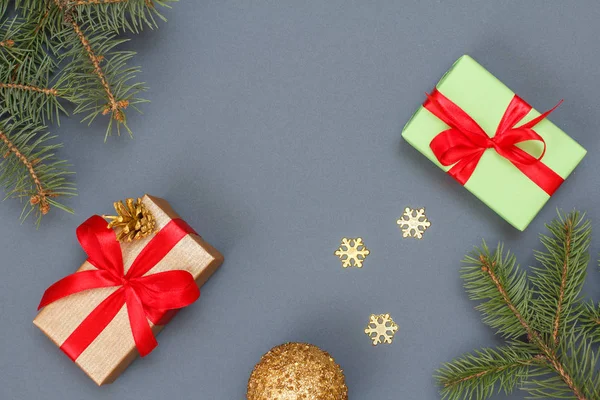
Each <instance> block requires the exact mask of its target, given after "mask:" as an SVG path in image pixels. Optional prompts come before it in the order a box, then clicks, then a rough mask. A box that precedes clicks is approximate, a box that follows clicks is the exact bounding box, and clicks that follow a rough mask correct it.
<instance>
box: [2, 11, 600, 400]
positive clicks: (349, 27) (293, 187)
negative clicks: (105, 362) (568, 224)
mask: <svg viewBox="0 0 600 400" xmlns="http://www.w3.org/2000/svg"><path fill="white" fill-rule="evenodd" d="M250 3H253V4H252V5H251V4H250ZM301 3H302V4H301ZM367 3H369V4H367ZM451 3H452V2H448V1H444V2H441V1H440V2H426V1H421V2H409V1H403V2H401V1H392V0H390V1H374V2H365V1H338V0H327V1H323V0H310V1H303V2H297V1H296V2H294V1H257V2H248V1H183V2H181V3H179V4H176V5H175V6H174V8H173V9H172V10H171V11H168V12H167V13H166V14H167V16H168V18H169V22H168V23H167V24H161V27H160V30H158V31H154V32H152V31H147V32H145V33H144V34H142V35H141V36H138V37H135V38H134V40H133V42H132V44H131V47H133V48H136V49H137V50H138V51H139V55H138V57H137V60H136V61H138V62H139V63H140V64H141V65H143V68H144V73H143V75H142V76H141V78H142V79H143V80H145V81H147V82H148V83H149V84H150V85H151V91H150V92H149V93H148V94H147V96H148V98H150V99H151V100H152V103H151V104H148V105H146V106H145V107H144V108H143V110H144V112H145V115H144V116H138V115H132V116H131V118H130V122H131V126H132V127H133V129H134V130H135V132H136V137H135V139H134V140H129V139H128V138H127V137H122V138H111V139H110V140H109V141H108V143H107V144H103V143H102V139H103V130H104V125H101V124H98V125H94V126H93V127H92V128H90V129H87V128H86V127H85V126H82V125H79V124H78V123H77V121H76V119H70V120H67V119H65V120H64V121H63V125H62V127H61V128H60V129H58V128H57V129H55V130H56V131H58V132H59V133H60V134H61V137H62V139H63V141H64V142H65V148H64V150H63V154H65V155H66V156H68V157H69V158H70V160H71V161H72V162H73V163H74V164H75V166H76V170H77V172H78V173H77V181H78V185H79V190H80V196H79V197H78V198H76V199H74V200H73V201H71V202H70V205H71V206H73V207H74V208H75V209H76V211H77V214H76V215H75V216H71V215H65V214H61V213H53V215H52V216H51V217H50V218H48V219H47V220H46V221H45V223H44V225H43V227H42V228H41V229H40V230H37V231H36V230H35V229H34V228H33V227H32V224H30V223H26V224H25V225H23V226H21V227H20V226H19V225H18V222H17V220H16V215H15V214H17V212H18V210H19V205H18V204H16V203H15V202H5V203H4V204H2V205H1V207H0V219H1V220H2V227H1V233H0V248H2V249H3V251H2V256H3V260H2V267H1V273H2V276H1V278H0V307H1V308H0V310H1V311H0V318H1V322H2V328H0V342H1V343H2V345H1V346H0V393H2V394H3V396H0V398H2V399H37V398H43V399H48V400H51V399H175V398H177V399H217V400H221V399H223V400H232V399H242V398H244V394H245V386H246V382H247V378H248V375H249V373H250V371H251V369H252V367H253V365H254V363H255V362H257V361H258V359H259V358H260V356H261V354H263V353H264V352H266V351H267V350H268V349H269V348H270V347H272V346H275V345H277V344H280V343H282V342H286V341H307V342H311V343H314V344H316V345H318V346H321V347H322V348H324V349H326V350H328V351H329V352H331V354H332V355H333V356H334V357H335V358H336V360H337V361H338V362H339V363H340V364H341V365H342V366H343V368H344V369H345V372H346V376H347V380H348V386H349V389H350V394H351V399H358V400H361V399H403V400H406V399H415V400H420V399H435V398H437V390H436V388H435V385H434V383H433V380H432V378H431V375H432V372H433V371H434V370H435V368H436V367H438V366H439V364H440V363H441V362H443V361H447V360H450V359H451V358H452V357H455V356H458V355H460V354H461V353H463V352H465V351H468V350H471V349H474V348H477V347H480V346H485V345H494V344H497V343H499V341H498V340H497V339H495V338H494V336H493V334H492V331H491V330H490V329H488V328H487V327H485V326H484V325H483V324H482V323H481V322H480V318H479V315H478V313H477V312H476V311H475V310H474V309H473V306H474V304H473V303H472V302H470V301H469V300H468V299H467V297H466V295H465V293H464V291H463V289H462V287H461V284H462V283H461V280H460V278H459V274H458V269H459V261H460V260H461V258H462V257H463V255H464V254H465V252H466V251H468V250H469V249H470V248H471V247H472V246H473V245H475V244H478V243H479V242H480V240H481V238H485V239H486V240H488V241H489V242H490V243H496V242H497V241H498V240H503V241H505V242H506V243H507V245H508V247H511V248H513V249H514V250H515V252H516V253H517V255H518V256H519V259H520V261H521V262H522V263H523V264H529V263H531V262H532V255H531V248H533V247H536V248H539V245H538V241H537V234H538V233H539V232H540V231H541V230H542V228H543V224H544V222H546V221H548V220H550V219H552V218H553V217H554V216H555V209H556V208H557V207H561V208H565V209H570V208H572V207H575V206H577V207H579V208H581V209H583V210H587V211H588V215H589V216H590V217H591V218H593V220H594V222H595V223H594V227H595V228H596V229H600V224H599V223H598V222H597V221H598V217H600V208H599V207H598V198H599V193H598V187H599V185H600V178H599V177H598V170H599V169H600V161H599V160H600V159H599V158H598V157H597V154H598V152H599V151H600V146H599V143H598V139H597V137H598V119H599V117H600V111H599V108H600V95H599V94H598V93H600V68H598V65H599V64H600V56H599V55H598V54H599V51H600V50H599V47H598V39H597V38H598V37H599V36H600V25H598V23H597V22H598V17H600V4H599V3H598V2H597V1H596V0H590V1H583V0H579V1H576V2H575V1H571V2H568V1H545V2H542V1H538V2H535V1H529V2H522V1H511V2H507V1H504V2H485V3H486V4H482V3H484V2H464V1H463V2H460V4H461V5H457V4H453V5H452V4H451ZM456 3H458V2H456ZM464 53H468V54H470V55H472V56H473V57H474V58H475V59H477V60H478V61H479V62H480V63H482V64H483V65H484V66H486V67H487V68H488V69H489V70H490V71H492V73H494V74H495V75H496V76H497V77H499V78H500V79H501V80H503V81H504V82H505V83H507V84H508V85H509V86H510V87H511V88H513V90H515V91H516V92H518V93H519V94H520V95H521V96H522V97H524V98H525V99H527V101H529V102H530V103H531V104H533V105H534V106H535V107H537V108H539V109H545V108H549V107H551V106H553V105H554V104H555V103H556V102H557V100H559V99H561V98H564V99H565V100H566V101H565V103H564V104H563V105H562V106H561V107H560V109H559V110H558V111H556V113H555V114H553V116H552V120H553V121H554V122H555V123H556V124H558V125H559V126H561V127H562V128H563V129H564V130H565V131H566V132H567V133H569V134H570V135H572V136H573V137H574V138H575V139H576V140H577V141H579V142H580V143H581V144H582V145H583V146H584V147H586V148H587V149H588V151H589V153H588V156H587V157H586V158H585V159H584V161H583V163H582V164H581V165H580V166H579V167H578V169H577V170H576V172H575V174H574V175H572V176H571V178H570V179H569V180H568V181H567V182H566V183H565V184H564V186H563V187H562V188H561V189H560V191H559V192H558V193H557V194H556V195H555V196H554V197H553V198H552V199H551V200H550V201H549V203H548V204H547V206H546V207H545V208H544V209H543V210H542V212H541V213H540V215H539V216H538V218H536V219H535V220H534V222H533V223H532V224H531V226H530V227H529V228H528V229H527V231H526V232H524V233H519V232H517V231H516V230H514V229H513V228H511V227H510V226H509V225H508V224H507V223H505V222H504V221H503V220H502V219H501V218H500V217H498V216H496V215H495V214H494V213H493V212H492V211H491V210H489V209H488V208H486V207H485V206H484V205H483V204H482V203H480V202H479V201H478V200H477V199H476V198H475V197H473V196H472V195H471V194H470V193H468V192H467V191H466V190H464V189H463V188H461V187H460V186H459V185H457V184H455V183H454V182H453V181H452V179H451V178H449V177H447V176H445V175H444V174H443V173H442V172H440V171H439V170H438V169H437V168H436V167H435V166H434V165H432V164H431V163H430V162H429V161H427V160H426V159H425V158H424V157H422V156H420V155H419V154H418V153H417V152H416V151H415V150H413V149H412V148H410V146H408V145H407V144H406V143H404V142H403V141H402V140H401V138H400V132H401V129H402V127H403V125H404V123H405V122H406V121H407V120H408V118H409V117H410V115H411V114H412V112H413V111H414V110H415V109H416V107H417V106H418V105H419V103H420V102H422V101H423V98H424V92H425V91H426V90H429V89H431V88H432V86H433V85H434V84H435V82H437V80H438V79H439V78H440V76H441V75H442V73H443V72H444V71H445V70H446V69H447V68H448V67H450V66H451V65H452V62H453V61H454V60H455V59H457V58H458V57H459V56H461V55H462V54H464ZM144 192H148V193H151V194H154V195H156V196H160V197H164V198H166V199H168V200H169V201H170V202H171V203H172V204H173V206H174V207H175V208H176V209H177V210H178V211H179V212H180V214H181V215H182V216H183V217H184V218H185V219H186V220H187V221H188V222H189V223H190V224H191V225H193V226H194V227H195V228H196V229H197V230H198V231H199V232H200V233H201V234H202V235H203V236H204V237H205V238H206V239H207V240H208V241H209V242H210V243H212V244H213V245H214V246H215V247H217V248H218V249H220V250H221V251H222V252H223V254H224V255H225V259H226V261H225V264H224V265H223V267H222V269H221V270H220V271H219V272H218V273H217V274H216V275H215V276H214V277H213V278H212V279H211V280H210V281H209V282H208V284H207V285H206V286H205V287H204V289H203V295H202V298H201V300H200V302H199V303H197V304H195V305H193V306H192V307H190V308H189V309H186V310H184V311H183V312H182V313H181V314H180V316H179V317H177V318H176V319H175V320H174V321H173V322H172V323H171V324H170V326H168V327H167V329H166V330H165V331H164V333H163V334H161V335H160V337H159V342H160V346H159V348H158V349H157V350H156V351H155V352H154V353H153V354H152V355H151V356H149V357H147V358H146V359H144V360H138V361H136V362H135V363H134V364H133V365H132V366H131V367H130V368H129V369H128V370H127V371H126V372H125V373H124V374H123V375H122V376H121V377H120V378H119V379H118V380H117V382H116V383H114V384H113V385H111V386H107V387H103V388H100V389H99V388H97V387H95V385H94V384H93V383H92V381H91V380H89V379H88V378H86V377H85V375H84V374H83V373H82V372H81V371H79V370H78V368H77V367H76V366H75V365H73V364H72V363H71V362H70V361H69V360H68V358H67V357H65V356H64V355H63V354H62V353H61V352H60V351H59V350H58V349H56V348H55V347H54V345H53V344H52V343H51V342H50V341H49V340H48V339H47V338H46V337H44V335H43V334H42V333H41V332H39V331H38V330H37V329H35V328H34V326H33V325H32V324H31V320H32V319H33V317H34V315H35V308H36V306H37V302H38V301H39V298H40V296H41V294H42V292H43V291H44V289H45V288H46V287H47V286H48V285H49V284H51V283H52V282H54V281H55V280H57V279H58V278H60V277H62V276H64V275H66V274H69V273H71V272H73V271H74V270H75V268H77V267H78V266H79V264H80V263H81V262H82V261H83V260H84V254H83V252H82V251H81V250H80V248H79V246H78V244H77V242H76V240H75V233H74V231H75V228H76V227H77V225H78V224H79V223H80V222H82V221H83V220H84V219H85V218H87V217H88V216H89V215H91V214H93V213H103V212H109V211H111V203H112V201H114V200H117V199H121V198H124V197H126V196H136V195H139V194H143V193H144ZM406 205H411V206H415V207H417V206H425V207H427V213H428V215H429V217H430V219H431V221H432V224H433V226H432V227H431V229H430V230H429V231H428V232H427V234H426V236H425V238H424V240H422V241H414V240H403V239H402V237H401V234H400V232H399V230H398V228H397V226H396V224H395V221H396V219H397V218H398V217H399V216H400V214H401V212H402V209H403V208H404V207H405V206H406ZM358 235H360V236H362V237H363V238H364V240H365V242H366V244H367V246H368V247H369V248H370V249H371V252H372V254H371V255H370V256H369V258H368V259H367V261H366V263H365V267H364V268H363V269H362V270H358V269H349V270H344V269H342V268H341V266H340V263H339V261H338V260H337V259H336V258H335V257H334V256H333V251H334V250H335V249H336V247H337V245H338V243H339V240H340V238H341V237H343V236H350V237H351V236H358ZM599 249H600V241H599V240H594V243H593V246H592V251H593V254H594V257H595V255H596V254H597V253H598V250H599ZM592 269H593V270H592V271H591V272H590V274H589V278H588V283H587V285H586V292H587V293H588V294H590V295H591V294H595V296H596V299H598V298H600V295H599V294H598V293H599V289H600V285H599V284H598V282H600V277H599V274H598V273H597V271H596V270H595V269H594V268H592ZM384 312H389V313H391V314H392V316H393V317H394V319H395V320H396V321H397V322H398V323H399V324H400V332H399V334H398V335H397V336H396V340H395V342H394V343H393V345H391V346H378V347H376V348H373V347H372V346H371V344H370V342H369V340H368V338H367V337H366V336H365V335H364V333H363V332H362V330H363V328H364V325H365V324H366V322H367V320H368V317H369V315H370V314H371V313H384ZM522 397H523V396H522V395H519V394H517V395H515V396H513V397H512V398H514V399H518V398H522ZM498 398H504V397H502V396H499V397H498Z"/></svg>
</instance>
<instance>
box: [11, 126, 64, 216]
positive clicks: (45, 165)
mask: <svg viewBox="0 0 600 400" xmlns="http://www.w3.org/2000/svg"><path fill="white" fill-rule="evenodd" d="M43 129H44V128H43V127H41V126H36V125H35V124H33V123H25V124H23V123H21V124H17V123H14V122H12V121H10V120H9V121H5V122H4V123H1V124H0V152H1V153H2V154H4V160H3V161H1V162H0V167H2V173H1V174H0V184H1V185H2V186H4V187H5V189H6V190H7V193H8V194H7V197H16V198H20V199H26V203H25V206H24V208H23V213H22V214H21V216H22V218H23V219H25V218H26V217H27V216H28V215H29V214H30V213H32V212H35V214H36V215H37V223H38V224H39V222H40V220H41V217H42V216H43V215H46V214H47V213H48V211H50V208H51V206H55V207H57V208H60V209H62V210H65V211H69V212H71V210H70V209H68V208H67V207H65V206H64V205H62V204H61V203H60V202H58V200H57V198H59V197H65V196H66V197H68V196H73V195H74V194H75V191H74V186H73V184H72V183H71V182H70V181H68V180H67V177H68V175H69V174H70V172H69V171H68V169H67V168H68V165H67V164H66V163H65V162H64V161H60V160H57V159H56V157H55V155H54V151H55V150H56V149H57V148H59V147H60V145H57V144H50V143H48V142H50V141H52V140H53V139H54V137H53V136H50V135H49V134H48V133H44V132H43Z"/></svg>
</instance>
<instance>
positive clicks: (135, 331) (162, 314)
mask: <svg viewBox="0 0 600 400" xmlns="http://www.w3.org/2000/svg"><path fill="white" fill-rule="evenodd" d="M117 206H119V204H116V205H115V207H116V208H117V211H118V212H119V214H120V216H119V217H115V218H114V220H113V222H112V223H111V226H115V227H116V231H117V232H115V231H113V230H112V229H109V228H108V227H107V224H108V223H107V222H106V221H104V219H102V217H99V216H94V217H91V218H90V219H88V220H87V221H86V222H84V223H83V224H82V225H81V226H80V227H79V228H78V229H77V236H78V239H79V241H80V243H81V245H82V247H83V248H84V250H85V251H86V252H87V254H88V260H87V261H86V262H84V263H83V265H82V266H81V267H80V268H79V269H78V270H77V272H76V273H74V274H72V275H69V276H67V277H66V278H64V279H62V280H60V281H58V282H57V283H55V284H54V285H52V286H51V287H50V288H48V290H46V293H44V297H43V298H42V302H41V303H40V308H42V307H43V309H42V310H41V311H40V312H39V314H38V315H37V316H36V317H35V319H34V321H33V323H34V324H35V325H36V326H37V327H38V328H40V329H41V330H42V331H43V332H44V333H45V334H46V335H47V336H48V337H49V338H50V339H51V340H52V341H53V342H54V343H56V345H57V346H59V347H60V348H61V349H62V350H63V351H64V352H65V353H66V354H67V355H68V356H69V357H70V358H71V359H72V360H73V361H74V362H75V363H76V364H77V365H78V366H79V367H80V368H81V369H83V370H84V371H85V373H86V374H87V375H88V376H89V377H90V378H92V380H93V381H94V382H96V383H97V384H98V385H103V384H106V383H111V382H113V381H114V380H115V379H116V378H117V377H118V376H119V374H121V372H123V371H124V370H125V368H127V366H128V365H129V364H130V363H131V362H132V361H133V360H134V359H135V357H136V356H137V354H138V353H139V354H141V355H142V356H144V355H146V354H148V353H149V352H150V351H152V349H153V348H154V347H155V346H156V340H155V338H154V335H155V334H156V333H158V332H159V331H160V330H161V329H162V328H163V326H164V324H166V323H167V322H168V321H169V319H170V318H171V317H172V316H173V315H174V314H175V312H176V310H177V309H179V308H182V307H184V306H187V305H188V304H191V303H192V302H193V301H195V300H196V299H197V298H198V296H199V290H198V288H199V287H200V286H202V285H203V284H204V282H206V281H207V280H208V278H209V277H210V276H211V275H212V274H213V273H214V272H215V270H216V269H217V268H218V267H219V266H220V265H221V263H222V262H223V256H222V255H221V254H220V253H219V252H218V251H217V250H215V249H214V248H213V247H212V246H211V245H209V244H208V243H206V242H205V241H204V240H202V238H201V237H200V236H198V235H197V234H196V233H195V232H194V231H193V229H191V228H190V227H189V226H188V225H187V224H186V223H185V222H183V221H182V220H181V219H180V218H179V216H178V215H177V214H176V213H175V212H174V211H173V209H172V208H171V207H170V206H169V204H168V203H167V202H166V201H165V200H162V199H159V198H156V197H152V196H148V195H146V196H144V197H143V199H142V200H141V204H135V203H133V201H131V202H128V204H127V207H125V206H123V204H120V208H121V210H119V207H117ZM128 209H129V210H130V211H131V213H129V214H127V212H128ZM120 211H123V213H121V212H120ZM123 214H127V215H123ZM117 235H118V237H119V238H120V239H125V240H126V241H124V242H118V241H117ZM132 239H138V240H132ZM127 240H128V241H127Z"/></svg>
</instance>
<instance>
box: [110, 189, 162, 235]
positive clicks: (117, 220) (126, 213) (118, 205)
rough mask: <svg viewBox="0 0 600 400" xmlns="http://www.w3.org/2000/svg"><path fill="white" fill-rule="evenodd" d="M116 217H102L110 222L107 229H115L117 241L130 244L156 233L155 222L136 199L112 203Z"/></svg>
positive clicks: (139, 200)
mask: <svg viewBox="0 0 600 400" xmlns="http://www.w3.org/2000/svg"><path fill="white" fill-rule="evenodd" d="M114 206H115V211H116V212H117V215H103V216H102V217H103V218H105V219H108V220H110V223H109V224H108V227H109V228H113V229H117V240H119V241H127V242H131V241H132V240H136V239H141V238H144V237H146V236H148V235H151V234H153V233H154V232H156V220H155V219H154V216H153V215H152V213H151V212H150V211H149V210H148V209H147V208H146V206H145V205H144V203H142V199H140V198H138V199H137V201H136V200H134V199H127V200H125V204H123V202H122V201H117V202H115V203H114Z"/></svg>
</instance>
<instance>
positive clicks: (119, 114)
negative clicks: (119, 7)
mask: <svg viewBox="0 0 600 400" xmlns="http://www.w3.org/2000/svg"><path fill="white" fill-rule="evenodd" d="M54 3H55V4H56V6H57V7H58V8H59V9H60V10H61V11H63V12H64V13H65V21H66V22H68V23H69V24H70V25H71V27H72V28H73V30H74V31H75V34H76V35H77V37H78V38H79V41H80V42H81V44H82V46H83V48H84V49H85V51H86V53H87V55H88V58H89V59H90V61H91V63H92V65H93V66H94V73H95V74H96V76H97V77H98V79H99V80H100V84H101V85H102V88H103V89H104V92H105V93H106V96H107V98H108V104H107V105H106V107H105V109H104V112H103V114H104V115H106V114H108V113H112V117H113V119H115V120H116V121H118V122H124V121H125V114H124V113H123V111H122V110H123V109H125V108H127V106H128V105H129V102H128V101H127V100H122V101H117V100H116V99H115V95H114V94H113V92H112V90H111V88H110V85H109V83H108V80H107V79H106V75H105V74H104V71H103V70H102V67H101V66H100V62H101V61H102V57H100V56H97V55H96V53H95V52H94V50H93V49H92V46H91V45H90V42H89V40H88V39H87V37H86V36H85V34H84V33H83V31H82V30H81V27H80V26H79V24H78V23H77V22H76V21H75V19H74V18H73V15H72V14H71V10H69V9H68V8H67V6H66V5H65V4H63V2H61V1H60V0H54Z"/></svg>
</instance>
